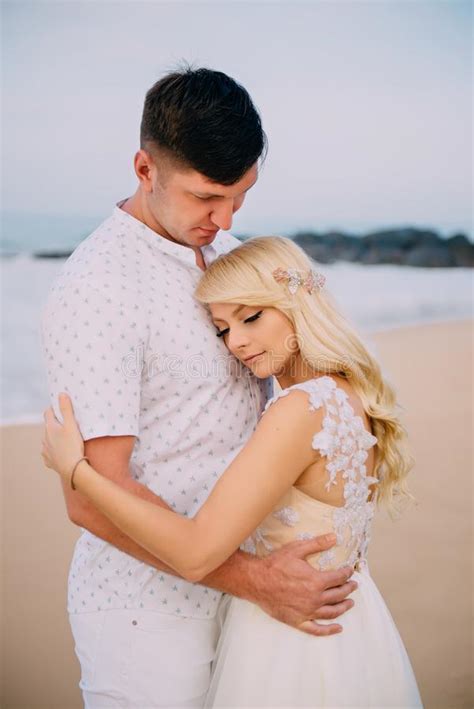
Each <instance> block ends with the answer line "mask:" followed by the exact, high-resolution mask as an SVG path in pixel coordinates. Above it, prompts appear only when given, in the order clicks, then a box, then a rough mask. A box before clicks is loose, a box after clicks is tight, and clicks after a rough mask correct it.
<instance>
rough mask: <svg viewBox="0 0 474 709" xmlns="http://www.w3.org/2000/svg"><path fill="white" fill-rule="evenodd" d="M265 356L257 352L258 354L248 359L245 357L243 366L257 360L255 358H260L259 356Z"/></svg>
mask: <svg viewBox="0 0 474 709" xmlns="http://www.w3.org/2000/svg"><path fill="white" fill-rule="evenodd" d="M263 354H265V352H259V353H258V354H254V355H251V356H250V357H247V358H246V359H244V362H245V364H248V363H249V362H252V361H253V360H254V359H257V357H260V355H263Z"/></svg>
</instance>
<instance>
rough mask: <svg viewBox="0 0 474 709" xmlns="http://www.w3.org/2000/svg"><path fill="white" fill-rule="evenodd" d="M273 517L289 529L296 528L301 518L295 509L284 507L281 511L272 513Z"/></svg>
mask: <svg viewBox="0 0 474 709" xmlns="http://www.w3.org/2000/svg"><path fill="white" fill-rule="evenodd" d="M272 517H275V518H276V519H279V520H280V522H281V523H282V524H286V526H287V527H295V526H296V525H297V524H298V522H299V521H300V516H299V514H298V512H297V511H296V510H295V509H294V508H293V507H282V508H281V509H279V510H275V512H272Z"/></svg>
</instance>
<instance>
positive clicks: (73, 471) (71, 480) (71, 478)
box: [70, 456, 89, 490]
mask: <svg viewBox="0 0 474 709" xmlns="http://www.w3.org/2000/svg"><path fill="white" fill-rule="evenodd" d="M83 460H87V462H89V458H87V457H86V456H83V457H82V458H79V460H78V461H77V463H76V464H75V466H74V468H73V469H72V473H71V477H70V482H71V487H72V489H73V490H75V489H76V486H75V485H74V473H75V472H76V468H77V466H78V465H79V463H82V461H83Z"/></svg>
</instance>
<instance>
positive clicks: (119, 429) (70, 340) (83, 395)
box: [41, 284, 145, 440]
mask: <svg viewBox="0 0 474 709" xmlns="http://www.w3.org/2000/svg"><path fill="white" fill-rule="evenodd" d="M41 333H42V347H43V354H44V358H45V363H46V369H47V379H48V389H49V395H50V399H51V403H52V406H53V408H54V411H55V414H56V416H57V417H58V418H60V415H59V409H58V394H59V393H60V392H67V393H68V394H69V395H70V397H71V399H72V402H73V405H74V413H75V416H76V418H77V420H78V423H79V427H80V429H81V433H82V436H83V438H84V439H85V440H88V439H90V438H98V437H99V436H125V435H133V436H138V431H139V415H140V384H141V373H142V368H143V357H144V352H145V342H144V338H143V336H142V333H143V327H142V325H141V323H140V318H139V311H138V309H137V306H135V308H133V307H128V308H127V306H126V305H123V304H118V303H117V301H116V300H112V298H110V297H106V295H104V294H103V293H101V292H100V291H99V290H91V289H86V288H85V287H84V286H82V285H81V286H78V287H77V286H76V285H73V284H71V285H70V286H69V285H68V287H67V288H64V289H61V290H58V291H55V290H54V289H53V290H52V291H51V293H50V296H49V298H48V301H47V303H46V306H45V308H44V311H43V316H42V327H41Z"/></svg>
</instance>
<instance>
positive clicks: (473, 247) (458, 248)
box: [447, 234, 474, 268]
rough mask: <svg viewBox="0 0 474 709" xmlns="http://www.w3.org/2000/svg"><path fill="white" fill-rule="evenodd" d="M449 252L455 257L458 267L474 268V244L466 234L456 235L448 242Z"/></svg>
mask: <svg viewBox="0 0 474 709" xmlns="http://www.w3.org/2000/svg"><path fill="white" fill-rule="evenodd" d="M447 243H448V247H449V250H450V251H451V253H452V254H453V256H454V261H455V265H456V266H467V267H469V268H472V267H473V266H474V244H472V243H471V242H470V241H469V240H468V239H467V238H466V237H465V236H464V234H455V235H454V236H452V237H451V238H450V239H448V241H447Z"/></svg>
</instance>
